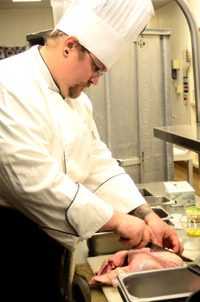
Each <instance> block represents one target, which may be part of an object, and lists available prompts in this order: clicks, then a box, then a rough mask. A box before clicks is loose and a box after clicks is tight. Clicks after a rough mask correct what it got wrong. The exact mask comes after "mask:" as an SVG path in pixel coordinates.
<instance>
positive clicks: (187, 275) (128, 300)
mask: <svg viewBox="0 0 200 302" xmlns="http://www.w3.org/2000/svg"><path fill="white" fill-rule="evenodd" d="M117 279H118V281H119V287H118V289H119V292H120V294H121V296H122V299H123V301H124V302H147V301H148V302H151V301H172V300H173V301H175V300H176V299H179V300H178V301H185V298H186V297H188V296H189V295H190V294H191V293H193V292H195V291H196V290H198V289H199V288H200V276H198V275H196V274H194V273H192V272H191V271H189V270H188V269H187V267H178V268H165V269H160V270H154V271H153V270H152V271H144V272H138V273H131V274H124V275H119V276H117Z"/></svg>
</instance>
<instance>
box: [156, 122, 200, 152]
mask: <svg viewBox="0 0 200 302" xmlns="http://www.w3.org/2000/svg"><path fill="white" fill-rule="evenodd" d="M154 136H155V137H157V138H160V139H162V140H164V141H167V142H169V143H172V144H176V145H179V146H181V147H184V148H187V149H189V150H192V151H195V152H198V153H199V152H200V124H195V125H177V126H166V127H156V128H154Z"/></svg>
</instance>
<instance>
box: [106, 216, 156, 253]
mask: <svg viewBox="0 0 200 302" xmlns="http://www.w3.org/2000/svg"><path fill="white" fill-rule="evenodd" d="M101 230H112V231H113V232H114V233H115V234H117V235H118V236H119V237H120V240H119V241H120V242H121V243H123V244H125V245H128V246H131V247H132V248H134V249H139V248H143V247H145V246H146V245H147V244H148V242H149V241H151V242H154V241H155V236H154V234H153V232H152V230H151V229H150V228H149V226H148V225H147V224H146V223H145V222H144V221H143V220H142V219H139V218H137V217H135V216H132V215H128V214H125V213H121V212H118V211H115V210H114V214H113V216H112V217H111V219H110V220H109V221H108V222H107V223H106V224H105V225H104V226H103V227H102V229H101Z"/></svg>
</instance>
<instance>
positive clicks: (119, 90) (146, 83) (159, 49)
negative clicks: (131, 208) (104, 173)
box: [86, 29, 173, 183]
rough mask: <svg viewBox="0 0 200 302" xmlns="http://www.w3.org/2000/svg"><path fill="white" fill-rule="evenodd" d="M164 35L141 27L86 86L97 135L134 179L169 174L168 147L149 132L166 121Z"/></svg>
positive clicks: (168, 72) (168, 96) (168, 114)
mask: <svg viewBox="0 0 200 302" xmlns="http://www.w3.org/2000/svg"><path fill="white" fill-rule="evenodd" d="M170 37H171V31H170V30H167V29H165V30H162V29H160V30H156V29H155V30H153V29H147V30H145V31H144V32H143V34H142V36H141V37H140V38H139V40H138V43H132V44H131V45H130V47H129V48H128V49H127V50H126V51H125V53H124V55H123V56H121V57H120V58H119V60H117V61H116V63H115V64H114V65H113V66H112V68H111V69H110V70H109V71H108V72H107V73H106V74H105V76H104V77H102V78H101V79H100V80H99V84H98V85H97V86H96V87H92V86H91V87H90V88H88V89H87V91H86V93H87V94H88V96H89V98H90V99H91V101H92V104H93V112H94V118H95V121H96V124H97V128H98V131H99V133H100V136H101V138H102V140H103V141H104V142H105V143H106V144H107V145H108V147H109V149H110V150H111V152H112V155H113V157H115V158H116V159H119V160H120V162H121V164H122V165H123V166H124V169H125V170H126V172H127V173H128V174H129V175H130V176H131V177H132V179H134V182H135V183H144V182H153V181H166V180H169V178H170V180H172V179H173V161H172V160H171V159H172V154H173V153H172V152H173V150H172V146H171V145H170V144H169V146H167V147H166V144H165V143H164V142H162V141H159V140H157V139H156V138H155V137H154V135H153V128H154V127H155V126H156V125H160V126H164V125H168V124H171V123H172V90H171V54H170ZM152 58H153V59H152ZM122 70H123V77H122V76H121V74H122ZM152 70H153V71H154V73H153V77H152ZM152 107H153V108H154V114H153V115H152ZM163 117H164V119H163Z"/></svg>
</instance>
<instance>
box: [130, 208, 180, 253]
mask: <svg viewBox="0 0 200 302" xmlns="http://www.w3.org/2000/svg"><path fill="white" fill-rule="evenodd" d="M133 214H134V215H135V216H137V217H139V218H141V219H143V220H144V221H145V222H146V224H147V225H148V226H149V228H150V229H151V231H152V233H153V235H154V238H155V239H153V240H152V243H154V244H155V245H158V246H161V247H166V248H168V249H171V250H173V252H174V253H177V254H179V255H181V254H182V253H183V246H182V244H181V242H180V241H179V239H178V236H177V234H176V232H175V231H174V230H173V229H172V228H171V227H170V226H169V225H168V224H167V223H166V222H164V221H163V220H162V219H161V218H160V217H159V216H158V215H157V214H156V213H155V212H154V211H153V210H152V209H151V207H150V206H149V205H148V204H147V203H146V204H143V205H141V206H139V207H138V208H136V209H135V210H133Z"/></svg>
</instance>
